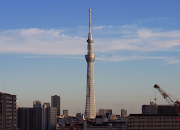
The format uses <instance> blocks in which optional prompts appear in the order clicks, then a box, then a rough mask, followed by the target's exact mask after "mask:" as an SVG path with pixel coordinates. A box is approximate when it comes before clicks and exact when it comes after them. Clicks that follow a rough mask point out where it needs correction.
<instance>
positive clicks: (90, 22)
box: [89, 9, 91, 33]
mask: <svg viewBox="0 0 180 130" xmlns="http://www.w3.org/2000/svg"><path fill="white" fill-rule="evenodd" d="M89 33H91V9H89Z"/></svg>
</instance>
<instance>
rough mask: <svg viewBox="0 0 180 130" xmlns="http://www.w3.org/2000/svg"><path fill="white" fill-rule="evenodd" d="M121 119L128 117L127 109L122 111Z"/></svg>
mask: <svg viewBox="0 0 180 130" xmlns="http://www.w3.org/2000/svg"><path fill="white" fill-rule="evenodd" d="M121 117H127V109H121Z"/></svg>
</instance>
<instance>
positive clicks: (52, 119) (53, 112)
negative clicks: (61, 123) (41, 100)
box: [46, 107, 57, 130]
mask: <svg viewBox="0 0 180 130" xmlns="http://www.w3.org/2000/svg"><path fill="white" fill-rule="evenodd" d="M46 109H47V119H48V123H47V128H48V130H56V124H57V108H56V107H48V108H46Z"/></svg>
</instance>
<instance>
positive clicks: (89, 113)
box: [85, 9, 96, 119]
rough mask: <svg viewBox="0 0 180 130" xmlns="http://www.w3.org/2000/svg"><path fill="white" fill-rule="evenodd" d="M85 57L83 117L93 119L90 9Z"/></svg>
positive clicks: (93, 96)
mask: <svg viewBox="0 0 180 130" xmlns="http://www.w3.org/2000/svg"><path fill="white" fill-rule="evenodd" d="M87 43H88V46H87V50H88V52H87V55H85V58H86V61H87V88H86V105H85V117H86V118H87V119H93V118H95V117H96V105H95V94H94V66H93V62H94V60H95V55H94V54H93V39H92V33H91V9H89V33H88V40H87Z"/></svg>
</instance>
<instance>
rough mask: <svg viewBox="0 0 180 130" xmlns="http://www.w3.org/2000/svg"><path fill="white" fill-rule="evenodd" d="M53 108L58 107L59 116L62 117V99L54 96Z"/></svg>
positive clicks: (52, 97)
mask: <svg viewBox="0 0 180 130" xmlns="http://www.w3.org/2000/svg"><path fill="white" fill-rule="evenodd" d="M51 107H56V108H57V116H60V115H61V112H60V111H61V97H60V96H57V95H54V96H51Z"/></svg>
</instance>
